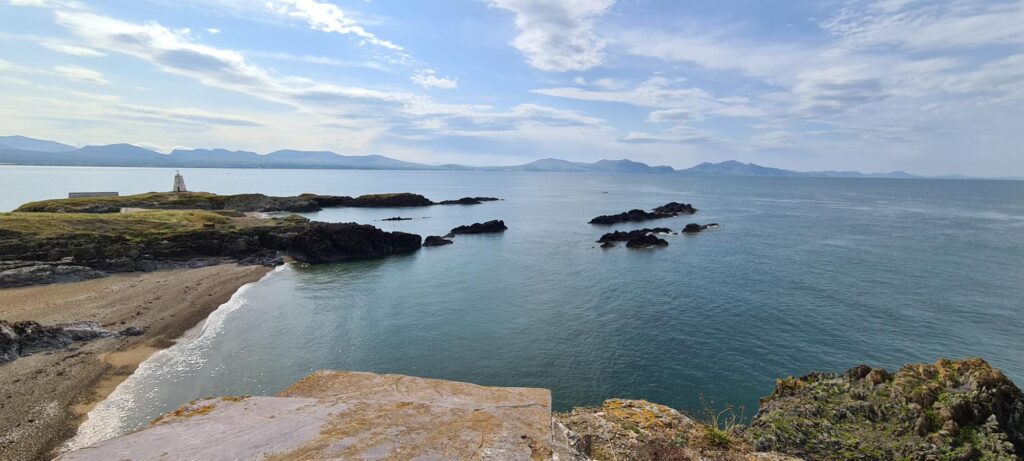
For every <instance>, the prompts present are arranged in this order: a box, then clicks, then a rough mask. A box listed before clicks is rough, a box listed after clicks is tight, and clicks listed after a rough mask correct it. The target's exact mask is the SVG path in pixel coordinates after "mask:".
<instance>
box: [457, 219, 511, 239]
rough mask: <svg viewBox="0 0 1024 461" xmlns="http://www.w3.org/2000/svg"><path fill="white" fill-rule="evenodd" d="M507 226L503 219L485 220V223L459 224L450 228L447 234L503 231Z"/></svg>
mask: <svg viewBox="0 0 1024 461" xmlns="http://www.w3.org/2000/svg"><path fill="white" fill-rule="evenodd" d="M506 230H508V227H505V221H501V220H498V219H495V220H493V221H487V222H485V223H476V224H471V225H469V226H459V227H456V228H454V229H452V231H451V232H449V233H448V235H447V236H449V237H450V236H453V235H459V234H491V233H496V232H505V231H506Z"/></svg>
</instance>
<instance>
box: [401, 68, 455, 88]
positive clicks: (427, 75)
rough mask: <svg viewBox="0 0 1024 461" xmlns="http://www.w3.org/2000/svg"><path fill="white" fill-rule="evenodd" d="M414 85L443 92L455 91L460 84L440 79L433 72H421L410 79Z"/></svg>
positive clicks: (452, 80)
mask: <svg viewBox="0 0 1024 461" xmlns="http://www.w3.org/2000/svg"><path fill="white" fill-rule="evenodd" d="M410 80H412V82H413V83H415V84H417V85H419V86H422V87H424V88H439V89H442V90H453V89H455V88H458V86H459V82H458V81H457V80H454V79H450V78H446V77H438V76H437V75H436V73H435V72H434V71H432V70H421V71H419V72H416V73H415V74H413V76H412V77H410Z"/></svg>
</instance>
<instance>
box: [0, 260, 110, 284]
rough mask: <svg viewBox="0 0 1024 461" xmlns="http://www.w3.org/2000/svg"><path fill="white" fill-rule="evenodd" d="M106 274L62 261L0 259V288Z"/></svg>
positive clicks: (66, 280) (81, 278)
mask: <svg viewBox="0 0 1024 461" xmlns="http://www.w3.org/2000/svg"><path fill="white" fill-rule="evenodd" d="M106 275H107V274H105V273H103V272H100V271H98V270H95V269H92V268H90V267H86V266H80V265H75V264H73V260H72V259H65V260H64V261H0V288H13V287H20V286H26V285H36V284H40V283H66V282H78V281H82V280H88V279H94V278H99V277H105V276H106Z"/></svg>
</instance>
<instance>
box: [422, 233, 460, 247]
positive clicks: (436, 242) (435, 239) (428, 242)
mask: <svg viewBox="0 0 1024 461" xmlns="http://www.w3.org/2000/svg"><path fill="white" fill-rule="evenodd" d="M452 243H455V242H452V241H451V240H448V239H446V238H444V237H439V236H437V235H431V236H428V237H427V238H425V239H423V246H425V247H439V246H443V245H451V244H452Z"/></svg>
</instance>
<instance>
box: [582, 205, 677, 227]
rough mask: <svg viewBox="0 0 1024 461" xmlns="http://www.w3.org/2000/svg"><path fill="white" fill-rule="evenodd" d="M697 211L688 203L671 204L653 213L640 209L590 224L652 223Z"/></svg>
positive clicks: (603, 217) (596, 219) (602, 217)
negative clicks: (651, 221)
mask: <svg viewBox="0 0 1024 461" xmlns="http://www.w3.org/2000/svg"><path fill="white" fill-rule="evenodd" d="M696 212H697V209H696V208H694V207H693V206H692V205H690V204H688V203H679V202H669V203H666V204H664V205H662V206H659V207H657V208H655V209H654V210H653V211H650V212H648V211H644V210H640V209H634V210H629V211H626V212H623V213H619V214H614V215H601V216H598V217H596V218H594V219H591V220H590V224H605V225H609V224H619V223H624V222H639V221H650V220H652V219H663V218H672V217H675V216H679V215H681V214H694V213H696Z"/></svg>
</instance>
